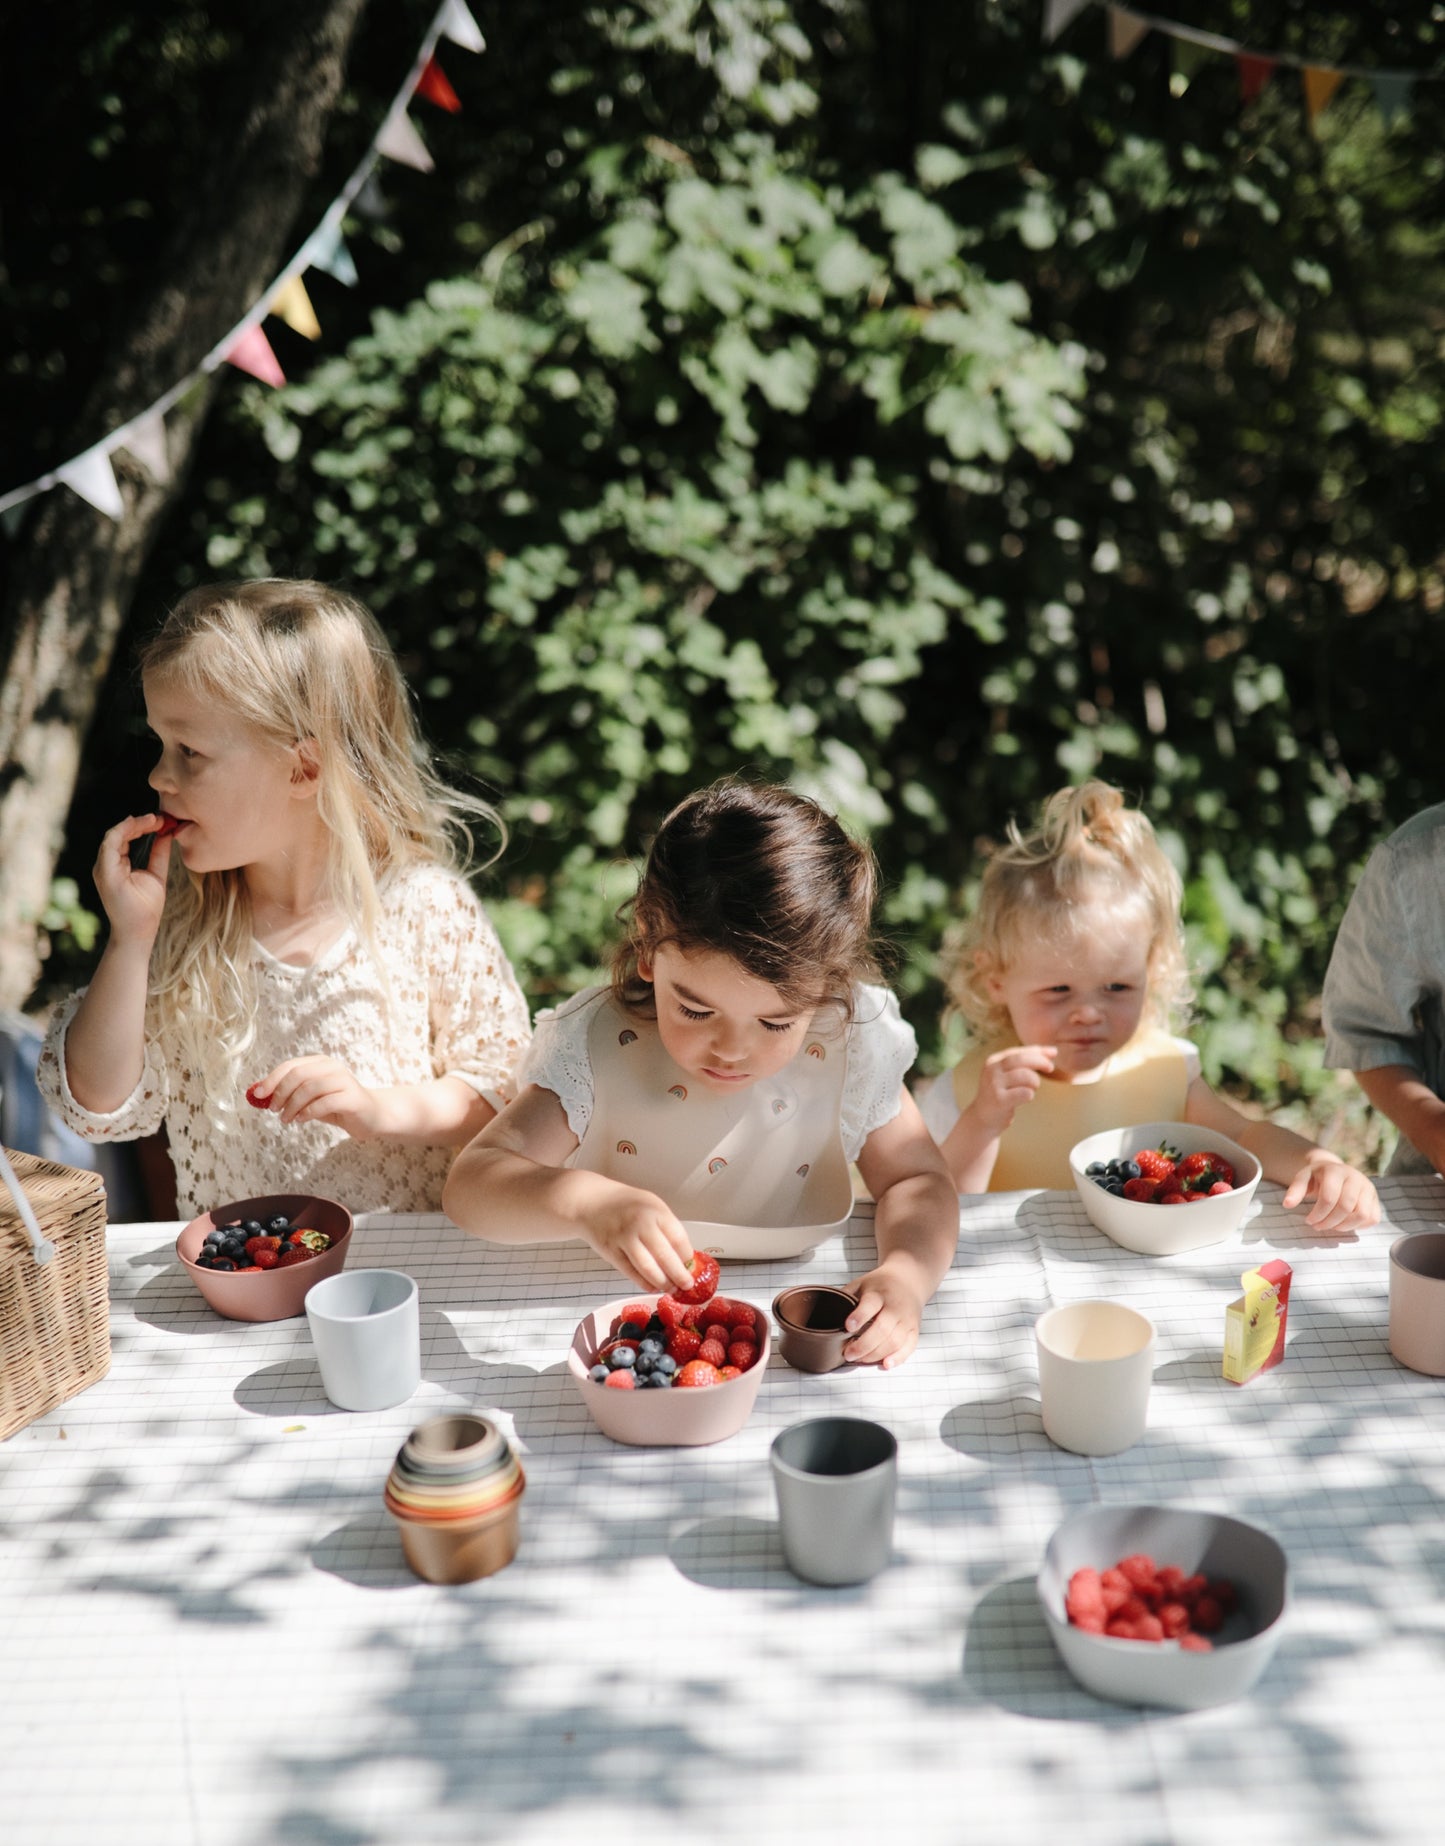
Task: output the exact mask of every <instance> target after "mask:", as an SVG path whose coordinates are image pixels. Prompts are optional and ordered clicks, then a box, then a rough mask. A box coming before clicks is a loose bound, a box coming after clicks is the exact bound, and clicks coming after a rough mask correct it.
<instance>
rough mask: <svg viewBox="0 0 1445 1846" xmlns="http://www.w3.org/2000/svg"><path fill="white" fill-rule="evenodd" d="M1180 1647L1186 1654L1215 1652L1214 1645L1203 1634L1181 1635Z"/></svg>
mask: <svg viewBox="0 0 1445 1846" xmlns="http://www.w3.org/2000/svg"><path fill="white" fill-rule="evenodd" d="M1179 1646H1180V1649H1181V1650H1182V1652H1184V1653H1186V1654H1212V1653H1213V1652H1214V1643H1213V1642H1212V1641H1211V1640H1210V1639H1209V1638H1208V1636H1207V1635H1202V1634H1182V1635H1180V1637H1179Z"/></svg>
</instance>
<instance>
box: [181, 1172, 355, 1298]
mask: <svg viewBox="0 0 1445 1846" xmlns="http://www.w3.org/2000/svg"><path fill="white" fill-rule="evenodd" d="M283 1215H284V1216H285V1217H287V1218H289V1219H290V1220H291V1222H292V1223H293V1224H294V1225H297V1226H298V1227H299V1228H300V1229H301V1230H303V1231H326V1232H328V1233H329V1235H330V1237H331V1247H330V1249H329V1250H323V1251H322V1252H321V1253H320V1255H319V1256H313V1257H312V1258H311V1259H310V1261H309V1262H305V1263H292V1264H291V1265H290V1266H289V1267H287V1268H285V1269H261V1270H255V1269H235V1270H231V1269H202V1268H201V1267H200V1265H199V1264H198V1263H197V1262H196V1260H195V1259H196V1257H197V1256H198V1255H199V1254H200V1250H201V1246H202V1244H204V1243H205V1241H206V1237H207V1234H208V1233H209V1232H211V1231H213V1230H217V1229H219V1228H220V1226H221V1225H223V1224H233V1223H235V1221H236V1220H237V1219H238V1218H240V1219H247V1218H256V1219H259V1221H260V1222H261V1223H262V1224H264V1223H265V1222H266V1221H267V1219H269V1218H279V1217H281V1216H283ZM350 1243H351V1213H350V1212H349V1211H348V1210H347V1209H346V1207H345V1206H344V1205H338V1204H337V1202H336V1200H335V1199H322V1198H317V1197H316V1196H315V1195H314V1194H312V1193H306V1192H277V1193H272V1194H270V1195H269V1196H267V1197H266V1198H260V1199H238V1200H237V1201H236V1202H235V1203H234V1204H231V1205H216V1206H213V1207H212V1208H211V1210H210V1211H208V1212H203V1213H202V1214H201V1216H200V1217H199V1218H192V1220H191V1222H190V1223H189V1224H188V1225H187V1226H186V1228H185V1229H184V1230H183V1231H182V1232H181V1234H180V1236H179V1237H177V1239H176V1255H177V1256H178V1257H179V1258H180V1259H181V1267H182V1269H184V1270H185V1272H186V1274H187V1275H188V1276H189V1277H190V1278H191V1280H192V1281H193V1282H194V1283H195V1285H196V1287H197V1288H198V1289H199V1290H200V1292H201V1294H202V1295H203V1296H204V1297H205V1299H206V1301H207V1303H208V1304H209V1305H210V1306H211V1307H213V1308H214V1309H215V1310H216V1312H217V1313H218V1314H224V1315H225V1317H226V1319H227V1320H294V1319H295V1318H296V1316H297V1315H298V1314H304V1313H305V1312H306V1296H307V1294H308V1292H309V1291H310V1290H311V1289H312V1288H313V1287H314V1286H315V1284H316V1283H317V1282H319V1281H320V1280H321V1279H322V1277H323V1276H334V1275H336V1274H337V1273H338V1272H339V1271H340V1270H341V1269H343V1268H344V1267H345V1266H346V1253H347V1249H348V1247H349V1246H350Z"/></svg>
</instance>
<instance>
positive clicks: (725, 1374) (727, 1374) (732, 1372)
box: [717, 1365, 742, 1384]
mask: <svg viewBox="0 0 1445 1846" xmlns="http://www.w3.org/2000/svg"><path fill="white" fill-rule="evenodd" d="M741 1377H742V1372H741V1370H740V1369H739V1368H738V1367H737V1366H736V1365H720V1366H719V1367H718V1372H717V1381H718V1383H719V1384H726V1383H727V1381H728V1380H729V1378H741Z"/></svg>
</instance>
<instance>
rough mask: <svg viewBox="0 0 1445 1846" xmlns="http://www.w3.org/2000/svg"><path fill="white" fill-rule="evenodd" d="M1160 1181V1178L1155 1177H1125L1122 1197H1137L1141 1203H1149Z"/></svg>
mask: <svg viewBox="0 0 1445 1846" xmlns="http://www.w3.org/2000/svg"><path fill="white" fill-rule="evenodd" d="M1162 1183H1163V1182H1162V1181H1161V1180H1157V1179H1126V1180H1125V1181H1124V1197H1125V1198H1126V1199H1137V1200H1138V1202H1139V1203H1140V1204H1141V1205H1148V1204H1151V1203H1152V1202H1153V1198H1154V1194H1155V1193H1156V1192H1157V1191H1158V1190H1159V1188H1160V1186H1161V1184H1162Z"/></svg>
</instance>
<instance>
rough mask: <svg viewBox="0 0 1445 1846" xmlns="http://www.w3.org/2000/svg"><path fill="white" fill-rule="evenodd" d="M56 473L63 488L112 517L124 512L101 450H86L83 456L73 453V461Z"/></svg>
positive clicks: (114, 482)
mask: <svg viewBox="0 0 1445 1846" xmlns="http://www.w3.org/2000/svg"><path fill="white" fill-rule="evenodd" d="M56 473H57V474H58V475H59V477H60V479H61V480H62V481H64V482H65V485H66V486H67V487H69V488H71V489H73V490H74V492H76V493H78V494H79V495H80V497H81V499H82V500H88V501H89V502H90V504H91V505H92V506H93V507H95V508H96V509H97V510H98V511H100V512H102V513H106V514H108V515H109V517H110V518H112V519H119V518H120V517H121V516H122V515H123V514H124V512H125V501H124V500H122V499H121V497H120V488H119V486H118V485H117V484H116V478H115V471H114V470H113V469H112V467H111V465H110V457H109V456H108V455H107V454H106V452H105V450H104V449H87V450H86V452H85V454H84V455H77V456H76V458H75V460H74V461H73V462H67V463H66V464H65V466H64V467H63V468H58V469H57V470H56Z"/></svg>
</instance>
